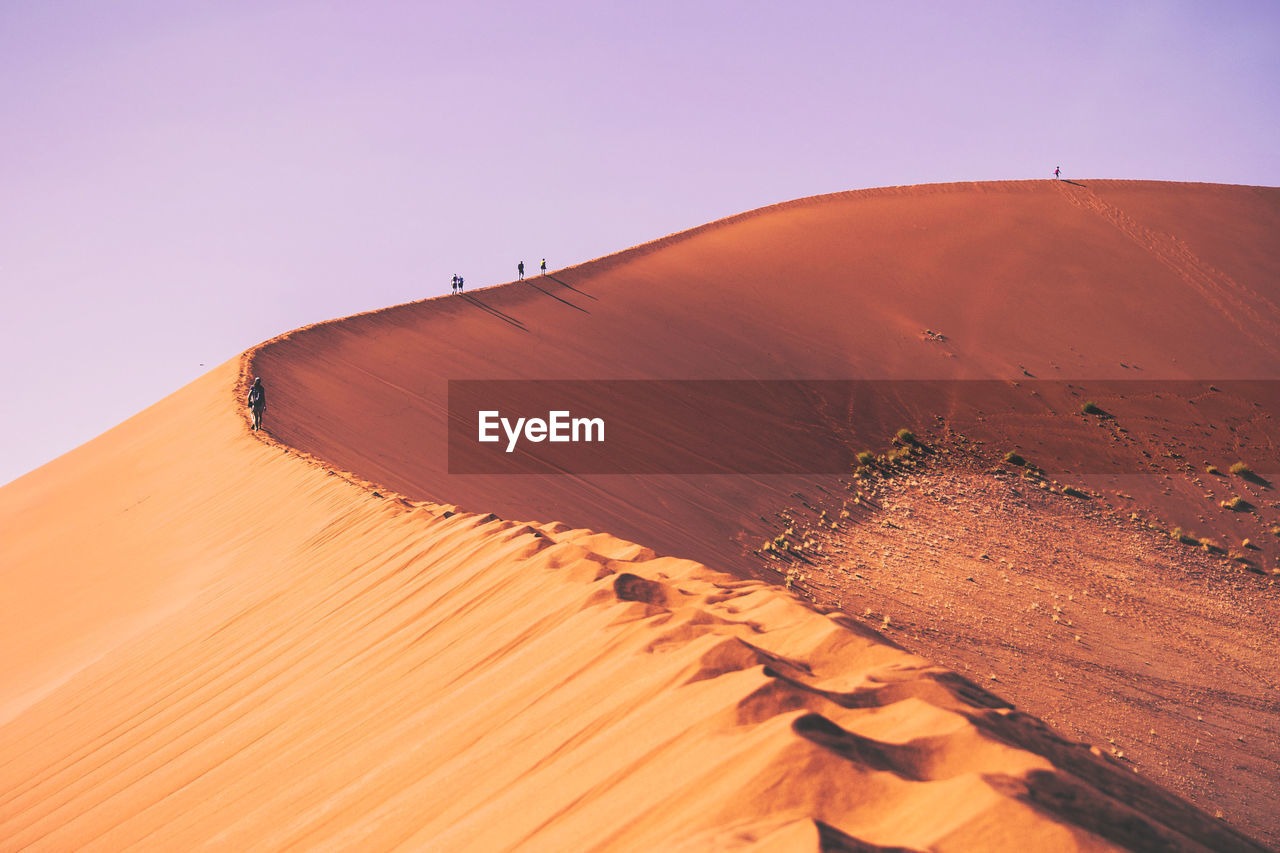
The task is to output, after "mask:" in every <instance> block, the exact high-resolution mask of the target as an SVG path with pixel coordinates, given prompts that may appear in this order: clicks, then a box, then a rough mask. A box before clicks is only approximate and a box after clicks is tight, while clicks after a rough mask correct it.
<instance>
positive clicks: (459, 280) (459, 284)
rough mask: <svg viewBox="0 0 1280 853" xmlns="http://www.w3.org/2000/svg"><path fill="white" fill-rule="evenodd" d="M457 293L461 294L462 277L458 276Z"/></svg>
mask: <svg viewBox="0 0 1280 853" xmlns="http://www.w3.org/2000/svg"><path fill="white" fill-rule="evenodd" d="M458 292H459V293H461V292H462V276H458Z"/></svg>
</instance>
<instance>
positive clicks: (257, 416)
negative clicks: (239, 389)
mask: <svg viewBox="0 0 1280 853" xmlns="http://www.w3.org/2000/svg"><path fill="white" fill-rule="evenodd" d="M245 402H246V403H247V404H248V406H249V411H250V413H252V415H253V428H254V430H260V429H262V413H263V412H265V411H266V410H267V389H265V388H263V387H262V378H261V377H258V376H255V377H254V378H253V386H252V387H250V388H249V398H248V400H246V401H245Z"/></svg>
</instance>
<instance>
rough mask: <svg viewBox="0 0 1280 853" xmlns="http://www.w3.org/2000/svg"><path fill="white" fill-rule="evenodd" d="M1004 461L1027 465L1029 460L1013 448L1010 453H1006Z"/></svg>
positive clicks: (1011, 463)
mask: <svg viewBox="0 0 1280 853" xmlns="http://www.w3.org/2000/svg"><path fill="white" fill-rule="evenodd" d="M1004 461H1005V462H1008V463H1009V464H1010V465H1026V464H1027V460H1025V459H1023V458H1022V457H1021V456H1020V455H1018V454H1017V453H1015V452H1014V451H1012V450H1010V451H1009V452H1008V453H1006V454H1005V455H1004Z"/></svg>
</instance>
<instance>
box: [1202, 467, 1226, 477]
mask: <svg viewBox="0 0 1280 853" xmlns="http://www.w3.org/2000/svg"><path fill="white" fill-rule="evenodd" d="M1204 472H1205V473H1206V474H1212V475H1213V476H1215V477H1221V476H1222V472H1221V471H1219V470H1218V469H1217V467H1216V466H1214V465H1210V466H1209V467H1208V468H1205V469H1204Z"/></svg>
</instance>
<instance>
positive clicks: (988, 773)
mask: <svg viewBox="0 0 1280 853" xmlns="http://www.w3.org/2000/svg"><path fill="white" fill-rule="evenodd" d="M238 367H239V365H237V364H236V363H228V364H226V365H223V366H222V367H220V368H218V369H217V370H215V371H213V372H212V373H210V374H209V375H207V376H206V377H204V378H202V379H201V380H198V381H197V382H196V383H193V385H191V386H189V387H188V388H186V389H184V390H183V391H180V392H178V393H177V394H175V395H174V396H173V397H171V398H168V399H166V400H165V401H163V402H162V403H161V404H158V405H157V406H156V407H154V408H153V409H152V410H150V411H148V412H147V413H144V414H143V415H140V416H138V417H137V418H135V419H133V420H131V421H130V422H127V423H126V424H124V425H122V426H121V427H119V428H117V429H116V430H113V431H112V432H110V433H108V434H106V435H104V436H103V437H102V438H100V439H98V440H97V441H95V442H91V443H90V444H88V445H86V446H84V447H83V448H81V449H80V450H78V451H77V452H76V454H75V455H76V456H77V457H79V458H76V459H71V460H67V462H66V464H63V465H58V466H52V470H49V469H41V471H38V472H36V473H35V474H34V475H32V477H31V478H29V479H25V480H24V481H20V482H19V483H18V484H17V487H16V488H15V487H8V488H6V489H5V490H3V492H0V495H2V496H3V498H4V499H5V502H6V503H5V505H4V509H5V510H6V512H5V513H4V517H5V518H11V517H12V514H13V513H12V508H13V506H14V504H19V505H20V504H23V503H24V502H25V499H26V498H27V497H28V496H29V495H30V494H31V493H32V492H38V493H40V497H41V498H44V499H49V498H51V497H52V496H54V495H59V496H61V497H64V498H66V499H67V500H68V501H72V502H74V501H76V500H84V499H85V498H84V496H83V495H77V494H75V492H74V489H75V484H76V483H77V482H78V481H79V480H80V479H81V477H80V474H79V472H82V471H84V470H85V469H86V468H87V467H90V463H91V462H92V463H97V464H100V465H101V466H102V469H103V470H102V471H101V474H102V475H103V476H108V475H110V474H115V475H119V474H122V473H124V472H134V473H135V475H136V476H135V477H134V478H132V479H129V478H125V477H122V476H112V477H110V478H109V483H108V484H103V485H100V486H99V487H98V488H97V489H96V491H95V492H94V494H93V496H92V500H93V503H94V504H95V505H96V506H97V508H98V510H97V511H98V512H99V513H101V514H102V515H103V516H104V517H106V518H111V519H114V521H115V523H116V527H115V528H113V529H114V530H115V535H118V536H120V535H125V534H127V532H128V530H129V528H131V527H133V526H135V525H136V526H141V527H145V528H149V529H150V528H153V525H155V526H158V528H157V529H163V530H165V531H167V532H166V534H165V535H164V536H157V537H155V538H154V539H153V540H151V542H150V547H149V548H148V549H146V550H142V551H139V552H137V553H135V554H133V555H132V556H133V560H132V561H131V563H130V564H121V563H115V564H110V565H109V566H108V567H109V568H110V569H111V570H112V571H113V572H114V573H115V574H116V575H117V576H124V575H126V574H127V573H128V572H129V571H131V570H138V567H137V565H136V564H137V563H139V562H147V561H154V562H156V563H160V564H165V565H169V566H170V567H171V568H172V569H173V570H174V571H176V572H183V571H194V572H196V573H197V574H198V575H200V576H202V577H208V574H207V572H206V569H205V568H204V567H202V566H200V565H199V563H200V562H201V561H202V560H213V561H215V562H217V563H219V564H220V569H221V570H220V571H219V572H218V574H217V576H216V578H211V579H210V580H209V581H208V582H207V583H206V584H205V585H204V586H203V588H201V589H200V590H199V591H198V592H196V593H195V594H194V595H191V596H188V597H184V598H183V600H182V601H181V602H180V603H178V604H176V605H175V607H174V609H173V611H172V612H169V613H166V614H163V615H159V616H154V617H146V616H138V614H137V613H136V611H137V610H138V609H139V607H140V603H139V600H138V598H137V597H135V594H136V592H137V590H136V589H135V590H131V591H130V595H129V596H128V597H127V598H125V599H123V600H121V599H117V600H114V601H103V602H102V605H103V606H102V609H103V610H110V609H111V608H112V607H114V608H116V609H117V610H120V611H128V610H131V609H132V610H134V611H135V613H134V614H133V615H134V616H135V618H140V619H142V620H143V621H144V623H145V624H142V625H140V626H139V627H138V629H137V630H136V631H135V632H134V634H133V636H132V637H128V638H124V639H119V638H117V639H116V640H115V641H111V640H106V639H101V640H100V642H99V645H97V646H95V647H93V648H91V649H84V650H82V651H81V652H80V664H81V667H82V668H80V669H79V670H78V671H76V672H75V673H74V674H73V675H71V676H70V677H69V678H66V679H63V680H61V681H60V682H59V683H58V684H56V685H55V686H53V687H51V688H50V689H49V690H48V691H47V692H46V693H45V694H44V695H43V696H42V697H41V698H39V699H38V700H36V701H34V702H32V703H31V704H29V705H27V706H26V707H25V708H23V709H22V710H21V711H20V712H19V713H17V714H16V716H14V717H13V718H12V719H10V720H8V721H7V722H5V723H4V724H3V725H2V726H0V792H3V793H0V849H6V850H19V849H35V850H58V849H73V848H74V849H84V850H94V849H103V850H106V849H110V850H119V849H174V848H177V847H181V848H184V849H194V848H197V847H199V848H211V849H286V848H299V847H301V848H306V849H316V848H332V847H351V846H358V847H360V848H361V849H392V848H396V847H408V848H414V847H430V848H431V849H511V848H514V847H520V848H521V849H568V848H573V849H637V848H641V847H653V846H670V845H673V844H674V843H675V842H682V843H685V844H686V845H688V849H707V848H708V847H710V846H715V847H717V848H719V849H730V848H736V847H744V846H751V845H759V848H760V849H769V847H770V845H777V849H803V848H806V847H807V848H809V849H841V848H840V845H845V847H844V848H843V849H858V848H857V847H856V846H854V847H850V845H853V844H854V840H855V839H856V840H857V841H858V843H860V844H862V845H863V847H862V848H861V849H876V848H875V847H868V846H867V845H881V846H894V847H897V848H905V849H923V848H925V847H929V848H930V849H938V850H948V849H954V850H962V849H973V848H974V846H975V845H976V846H981V847H983V848H984V849H1013V848H1015V847H1022V846H1024V845H1025V844H1026V843H1028V842H1029V841H1031V840H1037V841H1039V842H1040V843H1041V844H1043V845H1045V846H1046V847H1047V848H1050V849H1090V850H1092V849H1121V848H1124V847H1126V846H1131V845H1134V844H1139V845H1141V844H1145V843H1149V842H1151V841H1152V840H1153V839H1159V841H1160V843H1162V844H1167V845H1169V846H1170V848H1172V849H1188V850H1201V849H1203V850H1210V849H1212V850H1234V849H1240V850H1248V849H1256V848H1254V847H1253V846H1252V845H1251V844H1250V843H1249V842H1247V840H1245V839H1243V838H1242V837H1240V836H1238V835H1236V834H1235V833H1234V832H1233V831H1232V830H1230V829H1229V828H1228V827H1226V826H1224V825H1223V824H1222V823H1221V822H1219V821H1215V820H1213V819H1211V818H1209V817H1207V816H1205V815H1203V814H1201V813H1198V812H1196V811H1195V810H1193V809H1187V808H1186V806H1185V804H1182V803H1180V802H1178V801H1177V800H1176V799H1175V798H1173V797H1171V796H1169V795H1167V794H1165V793H1164V792H1162V791H1159V790H1158V789H1151V788H1149V786H1148V785H1147V783H1145V782H1144V781H1142V780H1141V779H1139V778H1137V777H1134V776H1133V774H1132V773H1131V772H1129V771H1128V770H1127V769H1124V768H1123V767H1120V766H1118V765H1116V764H1114V763H1113V762H1111V761H1110V760H1108V759H1104V758H1101V757H1099V756H1096V755H1093V754H1091V753H1090V752H1089V751H1088V749H1087V748H1085V747H1084V746H1081V745H1078V744H1071V743H1069V742H1067V741H1064V740H1062V739H1060V738H1058V737H1057V736H1056V735H1054V734H1053V733H1051V732H1050V731H1049V730H1048V729H1047V728H1046V727H1045V726H1044V725H1043V724H1041V723H1039V722H1038V721H1036V720H1034V719H1033V718H1030V717H1028V716H1026V715H1024V714H1020V713H1018V712H1016V711H1013V710H1012V709H1010V708H1008V707H1007V706H1006V705H1005V704H1004V703H1003V702H1001V701H1000V700H998V699H996V698H995V697H993V696H991V695H989V694H987V693H986V692H985V691H983V690H981V689H980V688H977V687H976V686H974V685H972V684H970V683H968V682H966V681H965V680H963V679H960V678H959V677H957V676H955V675H954V674H953V673H950V672H948V671H946V670H944V669H942V668H940V667H937V666H934V665H932V664H930V663H929V662H928V661H926V660H924V659H922V658H920V657H918V656H916V655H913V654H911V653H909V652H906V651H905V650H902V649H900V648H898V647H896V646H895V645H894V644H893V643H891V642H889V641H887V640H885V639H884V638H882V637H880V636H877V635H876V634H874V633H873V632H870V631H868V630H866V629H864V628H861V627H860V626H858V625H856V623H853V622H851V621H850V620H848V619H847V618H846V617H843V616H841V615H839V614H826V615H824V614H822V613H819V612H816V611H814V610H813V609H812V608H810V607H809V606H807V605H805V604H803V603H801V602H799V601H798V600H796V599H793V598H792V597H790V596H789V595H787V594H786V593H785V592H782V591H780V590H778V589H776V588H772V587H770V586H768V585H766V584H762V583H759V582H755V581H742V580H739V579H735V578H732V577H730V576H728V575H723V574H719V573H716V572H712V571H710V570H708V569H707V568H706V567H705V566H702V565H700V564H696V563H693V562H690V561H687V560H680V559H674V558H670V557H661V556H657V555H655V554H654V553H653V552H652V551H651V550H649V549H647V548H643V547H641V546H638V545H634V544H632V543H629V542H625V541H623V540H620V539H617V538H615V537H613V536H610V535H607V534H603V533H593V532H591V531H587V530H575V529H569V528H566V527H565V526H564V525H559V524H554V523H551V524H524V523H518V522H512V521H503V520H500V519H498V518H496V517H494V516H492V515H480V514H474V513H459V512H456V511H455V510H454V509H453V508H451V507H449V506H446V505H439V504H431V503H421V502H413V501H408V500H406V499H404V498H403V497H401V496H398V495H394V494H391V493H387V492H380V491H377V490H376V489H375V488H374V487H373V486H371V485H369V484H362V483H359V482H354V481H352V480H350V479H348V478H347V477H344V476H341V475H335V473H334V472H332V471H330V470H327V469H326V468H325V467H324V466H323V465H321V464H319V463H318V462H317V461H315V460H308V459H305V458H303V457H301V456H299V455H298V454H295V453H293V452H290V451H288V450H287V449H285V448H281V447H280V446H279V445H277V444H275V443H273V442H260V441H255V440H254V439H253V437H252V436H251V434H250V433H249V432H248V431H247V429H246V427H245V425H244V423H243V419H242V418H241V417H237V416H236V414H235V412H236V408H238V406H237V405H236V401H237V400H238V384H237V379H238V378H239V379H241V380H243V377H242V376H240V377H238V375H237V368H238ZM232 389H237V391H236V392H235V393H229V392H231V391H232ZM206 415H216V417H206ZM148 459H150V460H155V462H156V464H154V465H153V466H151V467H150V469H149V470H147V469H146V466H145V465H144V463H145V461H146V460H148ZM66 489H69V490H70V491H64V490H66ZM137 489H143V490H144V491H146V492H147V493H148V495H149V496H150V498H151V499H150V500H148V501H144V502H142V503H139V502H138V501H137V500H136V494H137ZM193 491H199V492H201V498H200V499H199V501H198V504H199V506H200V507H202V508H203V510H204V511H191V510H190V508H189V507H186V506H181V505H180V504H181V502H182V499H183V495H187V494H190V493H191V492H193ZM148 504H150V505H152V507H153V508H152V509H149V510H146V512H147V513H148V515H147V516H145V517H143V516H139V517H136V518H130V515H135V514H137V513H139V512H140V511H142V507H145V506H147V505H148ZM68 508H69V509H82V508H80V507H74V506H72V507H68ZM6 532H7V533H11V531H6ZM107 537H108V534H101V533H100V534H99V536H98V541H97V542H95V543H93V545H90V546H89V547H93V546H94V545H98V544H101V540H102V539H103V538H107ZM6 541H12V540H11V539H10V538H9V537H6ZM178 543H181V547H177V545H178ZM58 547H59V548H61V549H63V550H64V552H66V551H77V550H81V549H83V548H84V547H85V543H83V542H81V543H74V542H66V541H64V542H62V543H59V545H58ZM223 552H230V553H231V557H230V558H229V559H227V560H225V561H224V560H223ZM193 555H203V556H193ZM143 568H145V567H143ZM164 587H165V584H160V585H158V586H157V591H158V592H159V593H160V594H172V593H166V592H165V589H164ZM142 598H146V596H142ZM38 615H39V614H32V617H33V618H34V617H35V616H38ZM119 615H120V614H116V617H117V618H115V619H111V620H109V621H110V622H111V623H112V624H114V623H116V622H118V621H119ZM99 618H100V619H103V620H104V621H107V620H106V616H99ZM85 627H86V628H87V629H91V628H92V626H91V625H86V626H85ZM89 633H92V632H91V631H89ZM64 665H65V664H64ZM24 687H28V688H29V687H30V685H29V684H25V685H24V684H17V685H15V684H13V683H12V680H11V681H10V683H8V684H6V691H7V692H6V694H5V695H6V698H8V697H9V696H11V694H12V693H13V692H14V691H17V692H18V693H24V690H23V688H24ZM26 692H29V691H26ZM1085 802H1088V803H1089V806H1088V807H1084V806H1083V803H1085ZM1135 806H1138V808H1135Z"/></svg>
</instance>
